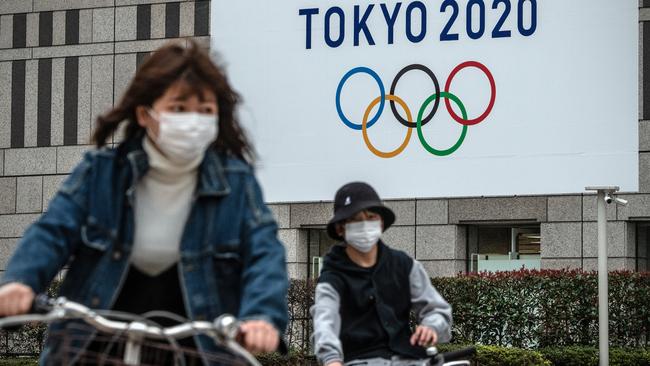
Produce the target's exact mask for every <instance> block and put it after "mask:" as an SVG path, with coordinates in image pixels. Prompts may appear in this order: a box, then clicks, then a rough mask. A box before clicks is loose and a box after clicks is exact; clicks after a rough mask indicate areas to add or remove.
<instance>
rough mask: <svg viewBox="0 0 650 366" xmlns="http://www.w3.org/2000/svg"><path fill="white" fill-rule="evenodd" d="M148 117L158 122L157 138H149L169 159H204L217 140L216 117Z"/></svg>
mask: <svg viewBox="0 0 650 366" xmlns="http://www.w3.org/2000/svg"><path fill="white" fill-rule="evenodd" d="M149 114H150V115H151V116H152V117H153V118H155V119H156V120H157V121H158V138H152V139H153V140H154V141H155V142H156V145H158V148H159V149H160V150H161V151H162V152H163V153H164V154H165V156H167V157H168V158H169V159H170V160H174V161H177V162H183V163H185V162H191V161H194V160H195V159H197V158H199V157H200V156H203V154H205V151H206V150H207V149H208V146H210V144H211V143H212V142H213V141H214V140H216V138H217V129H218V128H217V116H216V115H211V114H200V113H195V112H192V113H171V112H163V113H160V114H158V115H155V114H154V112H153V111H149Z"/></svg>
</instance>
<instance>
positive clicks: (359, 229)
mask: <svg viewBox="0 0 650 366" xmlns="http://www.w3.org/2000/svg"><path fill="white" fill-rule="evenodd" d="M380 237H381V220H365V221H358V222H351V223H347V224H345V242H346V243H347V244H348V245H351V246H352V247H353V248H354V249H356V250H358V251H360V252H362V253H368V252H370V251H371V250H372V247H373V246H374V245H375V244H377V242H378V241H379V238H380Z"/></svg>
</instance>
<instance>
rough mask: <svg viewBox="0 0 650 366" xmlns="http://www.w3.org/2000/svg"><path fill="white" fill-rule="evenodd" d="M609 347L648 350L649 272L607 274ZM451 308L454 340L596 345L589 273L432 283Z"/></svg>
mask: <svg viewBox="0 0 650 366" xmlns="http://www.w3.org/2000/svg"><path fill="white" fill-rule="evenodd" d="M609 279H610V280H609V289H610V294H609V308H610V314H609V321H610V325H609V330H610V344H611V345H612V346H615V347H634V348H639V347H648V346H650V301H648V294H650V274H649V273H638V272H612V273H610V276H609ZM432 283H433V284H434V286H435V287H436V288H437V289H438V291H440V293H441V294H442V295H443V296H444V297H445V298H446V299H447V301H449V303H451V304H452V306H453V314H454V325H453V329H452V332H453V340H454V342H458V343H471V344H475V343H478V344H489V345H499V346H514V347H520V348H543V347H552V346H574V345H582V346H597V343H598V295H597V293H598V279H597V274H596V273H595V272H583V271H579V270H573V271H569V270H544V271H534V270H533V271H529V270H521V271H515V272H499V273H495V274H489V273H481V274H469V275H459V276H458V277H453V278H435V279H433V280H432Z"/></svg>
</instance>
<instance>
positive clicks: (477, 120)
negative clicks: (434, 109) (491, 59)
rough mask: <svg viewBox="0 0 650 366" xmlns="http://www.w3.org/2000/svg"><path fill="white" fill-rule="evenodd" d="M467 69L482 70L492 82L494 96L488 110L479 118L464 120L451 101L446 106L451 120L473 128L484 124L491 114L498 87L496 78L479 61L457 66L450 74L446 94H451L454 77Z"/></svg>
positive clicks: (446, 100) (491, 88)
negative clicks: (450, 87) (453, 107)
mask: <svg viewBox="0 0 650 366" xmlns="http://www.w3.org/2000/svg"><path fill="white" fill-rule="evenodd" d="M466 67H476V68H478V69H481V71H483V72H484V73H485V75H486V76H487V78H488V80H489V81H490V93H491V94H492V96H491V97H490V103H489V104H488V107H487V109H486V110H485V112H483V114H481V115H480V116H479V117H478V118H475V119H468V120H464V119H462V118H460V117H459V116H458V115H457V114H456V113H455V112H454V110H453V109H451V103H449V99H445V106H446V107H447V111H449V114H450V115H451V118H453V119H454V120H455V121H456V122H458V123H460V124H461V125H465V126H472V125H476V124H479V123H481V122H483V120H484V119H486V118H487V116H488V115H489V114H490V112H492V107H494V101H495V100H496V99H497V86H496V83H495V82H494V77H493V76H492V73H491V72H490V70H488V68H487V67H486V66H485V65H483V64H482V63H480V62H477V61H466V62H463V63H462V64H460V65H458V66H456V68H455V69H454V71H452V72H451V74H449V78H448V79H447V83H446V84H445V92H447V93H449V86H450V85H451V80H452V79H453V78H454V76H456V74H457V73H458V72H459V71H460V70H462V69H464V68H466Z"/></svg>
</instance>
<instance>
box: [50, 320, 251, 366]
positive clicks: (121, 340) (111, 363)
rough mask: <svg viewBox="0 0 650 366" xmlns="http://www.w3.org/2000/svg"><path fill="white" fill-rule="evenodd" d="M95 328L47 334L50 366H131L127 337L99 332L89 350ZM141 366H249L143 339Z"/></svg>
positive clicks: (225, 356)
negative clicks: (73, 363) (72, 364)
mask: <svg viewBox="0 0 650 366" xmlns="http://www.w3.org/2000/svg"><path fill="white" fill-rule="evenodd" d="M92 332H93V328H91V327H89V326H87V325H79V324H70V325H69V326H68V327H66V329H64V330H61V331H54V332H51V333H50V334H48V339H49V340H48V343H50V344H52V346H53V347H52V352H51V353H50V354H49V355H48V358H47V360H46V363H47V365H69V364H70V363H71V362H75V365H105V366H121V365H128V364H127V363H125V361H124V352H125V350H126V348H127V347H126V344H127V342H126V340H127V337H126V335H124V334H117V335H115V334H106V333H100V332H98V333H97V334H96V335H95V336H94V337H93V339H92V341H91V342H90V344H89V345H88V346H86V343H87V341H88V334H92ZM139 359H140V363H139V365H142V366H161V365H164V366H166V365H173V366H176V365H186V366H198V365H203V364H204V363H203V360H205V361H207V362H208V364H209V365H236V366H247V365H248V364H247V363H246V361H244V360H243V359H242V358H240V357H237V356H235V355H232V354H230V353H228V352H226V351H222V352H218V353H206V352H200V351H199V350H197V349H196V348H194V347H192V346H187V342H182V341H180V342H179V344H178V345H172V344H171V343H170V342H168V341H166V340H151V339H143V340H142V341H141V345H140V357H139Z"/></svg>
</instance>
